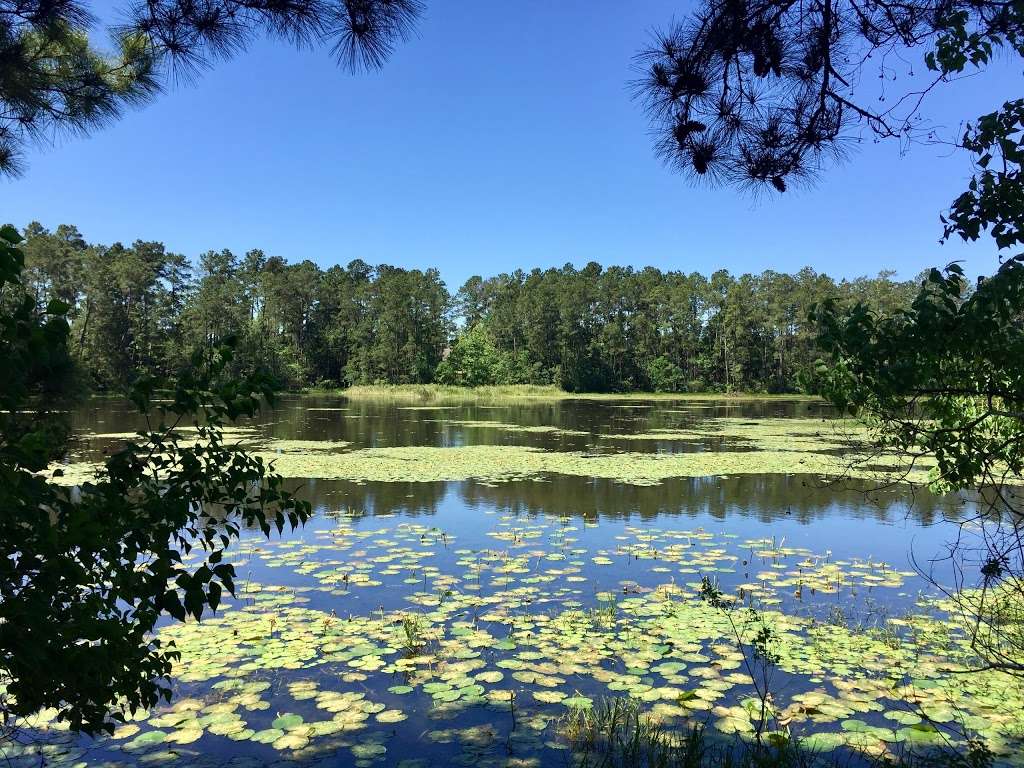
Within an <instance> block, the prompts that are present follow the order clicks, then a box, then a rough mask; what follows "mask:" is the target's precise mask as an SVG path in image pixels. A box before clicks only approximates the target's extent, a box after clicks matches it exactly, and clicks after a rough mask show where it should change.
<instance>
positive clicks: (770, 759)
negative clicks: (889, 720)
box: [558, 698, 992, 768]
mask: <svg viewBox="0 0 1024 768" xmlns="http://www.w3.org/2000/svg"><path fill="white" fill-rule="evenodd" d="M558 728H559V734H560V736H561V737H562V738H563V739H565V742H566V744H567V745H568V747H569V750H570V751H571V753H572V755H573V759H572V763H571V764H572V765H573V766H574V768H853V767H854V766H859V767H860V768H990V766H991V765H992V755H991V753H990V752H988V750H987V749H986V748H985V747H984V746H983V745H982V744H980V743H979V742H970V743H969V744H968V747H967V749H965V750H962V751H953V750H944V749H934V750H931V751H929V752H923V753H914V752H911V751H907V752H903V753H900V754H898V755H895V756H894V755H892V754H887V755H884V756H878V757H872V756H870V755H867V754H865V753H864V752H856V753H852V752H850V751H848V750H844V749H842V748H837V749H835V750H832V751H816V750H813V749H810V748H807V747H805V746H804V745H803V744H802V743H801V742H800V741H799V740H798V739H794V738H789V737H787V736H785V735H783V734H781V733H778V732H773V733H771V734H768V738H766V739H764V740H763V741H761V742H752V741H747V740H744V739H741V738H727V737H724V736H722V735H720V734H715V733H714V732H710V731H708V730H707V728H706V727H705V725H704V724H702V723H692V724H691V725H689V726H688V727H686V728H683V729H670V728H666V727H665V726H663V725H662V724H661V723H660V722H659V721H658V720H657V719H655V718H652V717H651V716H650V715H649V714H646V713H645V712H644V710H643V708H642V707H641V705H640V704H639V702H637V701H634V700H633V699H621V698H614V699H606V700H603V701H601V702H599V703H597V704H595V705H594V706H593V707H588V708H583V707H574V708H571V709H570V711H569V713H568V714H566V715H565V716H564V717H563V718H562V720H561V722H560V724H559V726H558Z"/></svg>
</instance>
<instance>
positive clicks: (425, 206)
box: [0, 0, 1020, 288]
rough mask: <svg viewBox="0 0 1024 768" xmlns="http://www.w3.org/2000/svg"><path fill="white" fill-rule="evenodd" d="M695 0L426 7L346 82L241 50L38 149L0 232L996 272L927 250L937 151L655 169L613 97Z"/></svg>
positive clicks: (464, 255)
mask: <svg viewBox="0 0 1024 768" xmlns="http://www.w3.org/2000/svg"><path fill="white" fill-rule="evenodd" d="M112 7H114V6H105V5H100V6H98V7H97V11H98V13H100V14H101V15H107V14H109V13H110V12H111V9H112ZM690 7H691V4H690V3H689V2H687V1H686V0H684V1H682V2H662V1H660V0H659V1H655V0H651V1H650V2H641V1H639V0H637V1H636V2H629V3H623V2H621V0H557V2H552V0H522V1H521V2H517V3H511V4H510V3H497V2H490V1H484V2H479V1H478V2H471V1H470V0H428V9H427V13H426V16H425V18H424V19H423V20H422V21H421V23H420V25H419V34H418V36H417V38H416V39H414V40H412V41H410V42H409V43H407V44H405V45H403V46H401V47H400V48H399V49H398V50H397V51H396V52H395V54H394V55H393V57H392V58H391V59H390V61H389V62H388V63H387V65H386V66H385V68H384V70H383V71H380V72H372V73H364V74H358V75H351V74H348V73H346V72H344V71H343V70H341V69H339V68H337V67H336V66H335V64H334V62H333V61H332V59H331V57H330V54H329V51H327V50H304V51H297V50H295V49H293V48H291V47H289V46H288V45H287V44H284V43H279V42H275V41H260V42H258V43H257V44H254V45H253V46H252V47H251V48H250V50H249V51H248V52H246V53H245V54H243V55H240V56H238V57H237V58H235V59H233V60H232V61H230V62H227V63H221V64H218V65H217V66H216V67H215V68H214V69H213V70H212V71H210V72H208V73H206V74H204V75H203V76H202V77H201V78H200V79H199V80H198V81H197V82H196V83H195V84H191V85H179V86H171V87H169V89H168V92H167V93H166V94H164V95H163V96H161V97H159V98H158V99H157V100H156V101H155V102H153V103H151V104H149V105H147V106H145V107H143V108H141V109H137V110H133V111H131V112H130V113H129V114H128V115H127V116H126V117H125V118H124V119H123V120H121V121H120V122H118V123H117V124H115V125H114V126H112V127H109V128H106V129H103V130H101V131H99V132H97V133H95V134H94V135H92V136H91V137H88V138H71V139H61V140H59V141H57V142H56V143H55V144H54V145H53V146H48V147H45V148H41V149H39V150H38V151H33V152H32V153H31V154H30V156H29V157H28V158H27V159H28V162H29V168H28V171H27V173H26V174H25V175H24V176H23V177H22V178H19V179H16V180H14V181H0V218H2V219H4V220H7V221H12V222H14V223H16V224H18V225H19V226H20V225H23V224H25V223H27V222H28V221H30V220H32V219H37V220H39V221H41V222H43V223H44V224H45V225H46V226H49V227H54V226H56V225H57V224H59V223H73V224H76V225H77V226H78V227H79V228H80V229H81V231H82V232H83V233H84V235H85V236H86V238H87V239H88V240H90V241H91V242H103V243H109V242H113V241H116V240H134V239H136V238H143V239H153V240H161V241H163V242H164V243H165V244H166V245H167V246H168V248H170V249H172V250H175V251H179V252H182V253H185V254H187V255H189V256H191V257H195V256H196V255H198V254H199V253H200V252H202V251H204V250H208V249H211V248H216V249H219V248H231V249H232V250H235V251H237V252H239V253H241V252H244V251H245V250H247V249H249V248H257V247H258V248H262V249H263V250H264V251H266V252H267V253H269V254H276V255H281V256H284V257H286V258H287V259H289V260H292V261H298V260H301V259H307V258H308V259H312V260H313V261H316V262H317V263H319V264H320V265H322V266H325V267H326V266H329V265H331V264H335V263H342V264H344V263H347V262H348V261H350V260H351V259H353V258H362V259H364V260H366V261H368V262H370V263H374V264H377V263H390V264H396V265H401V266H406V267H420V268H425V267H431V266H432V267H437V268H438V269H439V270H440V271H441V273H442V275H443V277H444V278H445V280H446V282H447V283H448V284H449V286H450V287H452V288H456V287H458V286H459V285H460V284H461V283H462V282H463V281H464V280H465V279H466V277H468V276H470V275H472V274H477V273H479V274H484V275H489V274H494V273H497V272H499V271H510V270H513V269H515V268H518V267H522V268H524V269H529V268H532V267H534V266H539V267H547V266H558V265H561V264H564V263H566V262H570V261H571V262H574V263H576V264H580V265H582V264H584V263H586V262H587V261H590V260H595V261H598V262H600V263H602V264H606V265H609V264H631V265H634V266H637V267H643V266H647V265H653V266H657V267H660V268H663V269H682V270H685V271H694V270H695V271H700V272H705V273H710V272H711V271H714V270H715V269H719V268H726V269H729V270H730V271H732V272H734V273H742V272H748V271H749V272H760V271H762V270H764V269H769V268H770V269H775V270H779V271H792V270H796V269H799V268H800V267H802V266H804V265H811V266H813V267H815V268H816V269H818V270H819V271H824V272H828V273H830V274H832V275H835V276H838V277H854V276H857V275H862V274H874V273H876V272H878V271H879V270H880V269H885V268H893V269H896V270H897V271H898V272H899V273H900V274H901V275H902V276H906V277H911V276H913V275H914V274H916V273H917V272H918V271H919V270H920V269H922V268H924V267H926V266H930V265H934V264H944V263H946V262H948V261H951V260H953V259H966V260H967V266H968V269H969V271H972V272H988V271H991V269H992V268H993V266H994V265H995V264H996V260H995V256H994V251H993V249H992V248H991V247H990V246H988V245H987V244H985V245H975V246H968V247H965V246H961V245H959V244H949V245H946V246H943V247H940V246H938V245H937V240H938V236H939V234H940V224H939V220H938V214H939V212H940V210H941V209H943V208H944V207H945V206H947V205H948V204H949V202H950V201H951V200H952V199H953V197H955V195H956V194H957V193H958V192H959V191H961V190H962V189H963V187H964V184H965V181H966V179H967V178H968V176H969V174H970V166H969V165H968V163H967V160H966V158H964V157H963V156H958V155H954V156H949V155H948V153H947V152H946V151H945V150H942V149H938V148H932V147H914V148H913V149H912V150H911V151H910V153H909V155H907V156H903V157H901V154H900V151H899V148H898V147H897V146H896V145H894V144H891V143H887V144H881V145H876V144H874V143H872V142H871V141H870V140H868V141H865V142H863V143H862V144H861V145H860V146H858V147H857V148H855V150H854V152H853V156H852V159H851V161H850V162H848V163H847V164H846V165H845V166H843V167H841V168H839V169H838V170H837V171H835V172H834V173H831V174H830V175H829V176H828V177H827V178H826V179H824V180H823V181H821V182H820V183H819V184H818V185H817V186H816V187H815V188H813V189H811V190H804V191H797V192H792V193H790V192H788V193H786V194H785V195H783V196H774V197H770V198H768V197H765V198H762V199H758V200H754V199H751V198H750V197H746V196H743V195H741V194H739V193H737V192H735V191H733V190H729V189H720V190H710V191H709V190H707V189H699V188H693V187H690V186H688V185H687V183H686V181H685V180H684V179H682V178H680V177H678V176H674V175H673V174H671V173H670V172H669V171H668V170H666V169H665V168H664V167H663V166H662V165H661V164H660V163H659V162H658V161H657V160H656V159H655V157H654V155H653V152H652V148H651V140H650V136H649V134H648V127H647V122H646V120H645V118H644V116H643V114H642V113H641V111H640V110H639V108H638V106H637V105H636V104H634V103H633V102H632V101H631V100H630V95H629V90H628V87H627V83H628V81H629V80H630V79H631V77H632V76H633V75H632V73H631V70H630V67H631V58H632V56H633V54H634V53H635V52H636V50H637V49H638V48H639V47H640V46H641V45H642V44H643V43H644V42H645V41H646V40H647V39H648V36H649V33H650V30H651V29H652V28H653V27H656V26H660V25H664V24H666V23H667V22H668V21H670V20H671V19H672V18H673V17H674V16H675V17H679V16H682V15H683V14H685V13H686V12H687V10H688V9H689V8H690ZM915 63H916V62H915ZM1019 86H1020V72H1019V71H1010V70H1009V68H1008V67H1004V68H1003V69H1002V71H999V72H995V73H991V74H989V75H986V76H985V77H982V78H973V79H970V80H967V81H964V82H959V83H955V84H953V85H951V86H950V87H948V88H946V89H944V90H943V92H942V93H941V94H940V95H939V96H937V97H935V98H934V99H933V100H932V102H930V104H929V106H928V109H927V114H928V115H929V116H931V117H932V118H934V119H935V120H936V121H937V122H939V123H942V124H945V125H947V126H949V127H950V128H954V127H956V126H957V125H958V124H959V121H960V120H961V119H962V118H963V117H966V116H974V115H976V114H980V113H982V112H984V111H989V110H991V109H993V108H994V107H995V106H997V105H998V104H1000V103H1001V102H1002V101H1003V100H1005V99H1007V98H1010V97H1014V96H1018V95H1019V93H1017V91H1019Z"/></svg>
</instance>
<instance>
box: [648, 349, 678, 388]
mask: <svg viewBox="0 0 1024 768" xmlns="http://www.w3.org/2000/svg"><path fill="white" fill-rule="evenodd" d="M647 379H648V381H650V382H651V389H653V390H654V391H655V392H685V391H686V372H685V371H683V369H682V368H680V367H679V366H678V365H676V364H675V363H673V362H672V361H671V360H669V359H668V358H667V357H665V355H659V356H658V357H656V358H654V359H653V360H651V362H649V363H648V364H647Z"/></svg>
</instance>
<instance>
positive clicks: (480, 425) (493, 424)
mask: <svg viewBox="0 0 1024 768" xmlns="http://www.w3.org/2000/svg"><path fill="white" fill-rule="evenodd" d="M441 423H442V424H448V425H450V426H453V427H461V428H463V429H497V430H500V431H502V432H529V433H533V434H541V435H589V434H590V433H589V432H584V431H582V430H579V429H564V428H562V427H554V426H550V425H545V424H509V423H506V422H502V421H460V420H458V419H451V420H445V421H442V422H441Z"/></svg>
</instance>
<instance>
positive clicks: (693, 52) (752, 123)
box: [635, 0, 1024, 192]
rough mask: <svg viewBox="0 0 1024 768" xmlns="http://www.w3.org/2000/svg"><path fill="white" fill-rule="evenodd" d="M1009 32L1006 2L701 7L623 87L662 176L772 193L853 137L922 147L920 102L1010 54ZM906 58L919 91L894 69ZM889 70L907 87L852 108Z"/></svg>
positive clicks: (1021, 39) (779, 1) (1012, 18)
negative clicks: (645, 125) (652, 136)
mask: <svg viewBox="0 0 1024 768" xmlns="http://www.w3.org/2000/svg"><path fill="white" fill-rule="evenodd" d="M1022 26H1024V4H1022V3H1020V2H1015V1H1014V0H1009V1H1007V2H1002V1H999V0H895V1H894V2H890V1H889V0H827V1H825V2H822V1H821V0H814V1H812V2H794V0H712V1H711V2H706V3H705V4H704V5H703V6H702V7H701V8H700V9H699V10H698V11H697V12H696V13H695V14H694V15H693V16H692V17H691V18H688V19H687V20H685V21H683V22H680V23H674V24H672V25H671V26H670V27H669V28H668V29H667V30H665V31H662V32H661V33H659V34H658V35H657V36H656V38H655V40H654V42H653V44H652V45H650V46H649V47H648V48H647V49H646V50H644V51H642V52H641V53H640V54H639V55H638V57H637V63H638V69H639V71H640V75H641V76H640V79H639V80H638V81H637V82H636V83H635V87H636V93H637V96H638V97H639V98H640V99H641V100H642V102H643V104H644V105H645V107H646V109H647V111H648V113H649V115H650V116H651V119H652V122H653V125H654V128H655V132H656V136H657V152H658V154H659V155H660V156H661V157H663V158H664V159H665V161H666V162H668V163H669V164H670V165H671V166H672V167H673V168H675V169H677V170H679V171H681V172H683V173H686V174H688V175H690V176H692V177H695V178H697V179H700V180H702V181H707V182H711V183H721V184H736V185H740V186H750V185H754V186H760V185H771V187H774V188H775V189H776V190H778V191H779V192H783V191H785V190H786V188H787V186H789V185H790V184H792V183H793V182H801V181H807V180H810V179H813V178H814V177H816V176H817V175H818V174H819V173H820V172H821V171H823V170H825V169H826V168H827V167H828V166H829V164H830V163H831V162H832V161H833V160H835V159H836V158H837V157H840V156H842V155H843V154H844V152H845V150H846V147H847V144H848V142H849V141H850V140H852V139H853V138H854V137H855V136H856V135H857V131H858V130H859V131H861V132H863V130H864V129H867V131H868V132H869V133H870V134H871V135H873V136H875V137H877V138H880V139H895V140H898V141H903V142H906V141H914V140H920V139H930V138H934V135H933V134H932V132H931V130H930V129H929V127H928V124H927V123H926V122H925V121H924V120H923V119H922V116H921V111H920V110H921V106H922V104H923V102H924V99H925V97H926V96H927V95H928V94H929V93H930V92H931V91H932V90H933V89H934V88H936V87H937V86H939V85H941V84H942V83H945V82H947V81H948V80H949V79H950V77H951V76H953V75H955V74H957V73H961V72H963V71H964V69H965V68H966V67H967V66H968V65H971V66H974V67H982V66H984V65H985V64H987V63H988V62H989V61H990V59H991V56H992V54H993V52H994V50H995V49H997V48H1001V47H1006V48H1010V49H1011V50H1013V51H1016V52H1017V53H1018V54H1022V53H1024V32H1022ZM915 53H916V54H917V55H918V56H920V57H921V58H918V59H917V60H918V61H921V63H922V64H923V65H924V66H923V69H925V71H926V74H925V76H924V80H923V82H922V80H921V77H915V76H914V74H913V71H914V66H913V65H912V64H909V65H908V64H907V62H908V55H909V59H910V60H913V59H914V55H915ZM922 59H923V61H922ZM894 62H897V63H896V64H894ZM897 66H907V67H908V69H909V72H908V73H907V74H908V75H909V76H910V78H911V80H910V82H909V83H908V89H907V90H906V91H905V92H904V93H903V94H901V95H897V96H895V97H893V96H891V95H887V94H884V93H883V94H882V95H881V97H880V98H879V100H878V102H877V104H876V103H873V101H872V100H871V99H869V98H866V94H865V93H864V92H865V90H867V88H866V83H867V81H866V78H870V77H876V78H881V79H882V81H883V87H888V86H887V85H886V84H887V83H888V82H890V81H893V80H895V79H896V76H897V71H896V67H897Z"/></svg>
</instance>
